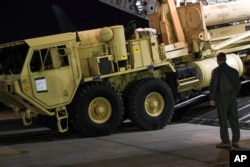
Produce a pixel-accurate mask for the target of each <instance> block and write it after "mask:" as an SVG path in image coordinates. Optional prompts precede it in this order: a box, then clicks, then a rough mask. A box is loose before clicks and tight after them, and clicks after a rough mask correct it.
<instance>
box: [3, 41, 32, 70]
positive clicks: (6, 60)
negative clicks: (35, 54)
mask: <svg viewBox="0 0 250 167" xmlns="http://www.w3.org/2000/svg"><path fill="white" fill-rule="evenodd" d="M28 49H29V46H28V45H27V44H26V43H21V44H16V45H11V44H10V45H6V46H3V45H2V46H0V74H1V75H3V74H20V73H21V70H22V68H23V64H24V61H25V58H26V55H27V52H28Z"/></svg>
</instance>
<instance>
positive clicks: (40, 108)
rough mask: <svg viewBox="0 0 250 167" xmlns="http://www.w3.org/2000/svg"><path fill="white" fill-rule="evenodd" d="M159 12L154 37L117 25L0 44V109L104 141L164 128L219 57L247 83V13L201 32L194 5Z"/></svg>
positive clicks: (169, 4) (203, 24)
mask: <svg viewBox="0 0 250 167" xmlns="http://www.w3.org/2000/svg"><path fill="white" fill-rule="evenodd" d="M158 5H159V8H161V9H162V11H159V12H157V13H154V14H152V15H150V16H149V25H150V26H151V27H152V28H153V29H152V28H148V29H145V28H143V29H136V30H135V31H134V33H133V34H132V35H131V36H130V37H129V38H127V37H125V29H124V27H123V26H122V25H116V26H111V27H103V28H97V29H93V30H86V31H79V32H73V33H72V32H69V33H62V34H56V35H51V36H44V37H38V38H32V39H25V40H21V41H16V42H11V43H5V44H1V45H0V102H1V103H3V104H5V105H6V106H8V107H10V108H11V109H12V110H13V111H14V112H15V113H16V114H20V115H21V117H22V120H23V123H24V124H25V125H29V124H31V123H32V115H33V113H34V114H37V116H38V118H39V119H41V120H42V121H43V122H44V123H46V124H49V123H51V121H53V120H54V124H56V125H57V129H58V130H59V131H60V132H65V131H67V130H68V129H69V128H71V129H73V130H75V131H77V132H79V133H81V134H83V135H85V136H97V135H107V134H111V133H113V132H114V131H115V130H116V129H117V128H118V127H119V126H120V124H121V123H122V122H123V120H124V119H126V118H129V119H130V120H131V121H132V123H133V124H134V125H136V126H138V127H140V128H142V129H144V130H154V129H160V128H163V127H164V126H165V125H166V124H167V123H168V121H170V120H171V118H172V115H173V112H174V105H175V104H178V102H181V101H183V100H187V99H188V98H190V97H191V96H192V95H193V94H197V93H199V92H200V91H201V90H204V89H206V88H207V87H208V86H209V81H210V77H211V71H212V69H214V68H215V67H216V66H217V63H216V60H215V58H214V55H215V53H216V52H218V51H224V52H226V53H227V58H228V63H229V64H230V65H231V66H233V67H234V68H236V69H237V70H238V71H239V74H240V75H241V74H243V72H245V71H246V72H245V73H244V76H247V72H248V71H247V70H246V69H247V68H248V67H247V65H248V64H249V63H248V57H249V55H248V53H249V44H250V43H249V36H250V31H247V30H248V27H249V23H248V22H247V21H241V20H242V19H244V20H247V19H249V15H250V13H249V12H248V11H246V14H248V15H247V16H248V17H243V18H240V19H239V18H232V19H230V20H228V22H227V23H225V19H222V20H218V19H215V20H214V22H213V21H211V23H210V22H209V24H208V20H209V16H210V15H209V13H205V11H204V7H203V6H202V4H200V3H196V4H192V5H187V6H183V7H178V8H176V7H175V5H174V1H173V0H168V1H166V4H158ZM238 6H240V5H238ZM245 6H248V5H245ZM235 7H237V6H235ZM241 7H244V5H243V6H241ZM209 8H210V7H209ZM211 8H212V7H211ZM165 9H166V10H165ZM218 9H219V8H218ZM209 10H210V9H209ZM211 10H212V9H211ZM241 11H242V10H241ZM206 12H207V11H206ZM210 14H211V15H212V13H210ZM169 16H170V17H169ZM207 19H208V20H207ZM235 19H236V20H235ZM222 21H223V22H222ZM220 22H221V23H223V26H222V25H221V26H219V23H220ZM232 22H233V23H232ZM225 24H227V25H225ZM158 33H160V35H159V34H158ZM164 36H165V37H164ZM243 64H245V66H244V65H243ZM244 69H245V70H244ZM50 118H53V119H50Z"/></svg>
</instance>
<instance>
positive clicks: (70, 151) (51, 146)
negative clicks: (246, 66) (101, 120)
mask: <svg viewBox="0 0 250 167" xmlns="http://www.w3.org/2000/svg"><path fill="white" fill-rule="evenodd" d="M249 132H250V131H249V130H241V136H242V138H241V141H240V145H241V147H242V148H243V149H247V147H248V146H250V133H249ZM0 133H1V132H0ZM230 134H231V133H230ZM219 142H220V140H219V128H218V127H216V126H205V125H196V124H188V123H177V124H170V125H168V126H166V127H165V128H164V129H162V130H157V131H137V130H128V131H118V132H117V133H116V134H112V135H110V136H103V137H95V138H81V137H79V138H74V139H64V140H51V141H40V142H35V143H19V144H11V145H6V144H1V143H0V166H1V167H2V166H3V167H16V166H18V167H118V166H119V167H128V166H129V167H140V166H143V167H182V166H183V167H215V166H220V167H224V166H225V167H227V166H229V155H230V151H228V150H225V149H217V148H216V147H215V145H216V144H217V143H219Z"/></svg>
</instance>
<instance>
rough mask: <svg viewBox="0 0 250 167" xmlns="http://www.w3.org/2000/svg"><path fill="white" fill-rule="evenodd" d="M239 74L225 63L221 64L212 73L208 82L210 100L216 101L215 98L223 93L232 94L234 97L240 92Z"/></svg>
mask: <svg viewBox="0 0 250 167" xmlns="http://www.w3.org/2000/svg"><path fill="white" fill-rule="evenodd" d="M240 86H241V83H240V78H239V73H238V71H237V70H235V69H234V68H232V67H230V66H228V65H227V64H226V63H221V64H220V65H219V66H218V67H216V68H215V69H214V70H213V72H212V77H211V82H210V88H209V89H210V100H216V96H218V95H223V94H224V93H228V92H234V93H235V95H236V96H237V94H238V93H239V91H240Z"/></svg>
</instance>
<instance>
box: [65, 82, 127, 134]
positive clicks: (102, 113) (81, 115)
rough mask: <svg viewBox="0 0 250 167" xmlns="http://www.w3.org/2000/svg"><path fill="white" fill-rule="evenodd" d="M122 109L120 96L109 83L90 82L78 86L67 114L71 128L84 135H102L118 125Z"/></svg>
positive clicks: (109, 132) (112, 130) (120, 120)
mask: <svg viewBox="0 0 250 167" xmlns="http://www.w3.org/2000/svg"><path fill="white" fill-rule="evenodd" d="M123 111H124V107H123V101H122V98H121V97H120V95H119V94H118V93H117V92H116V91H115V90H114V89H113V88H112V87H111V86H110V85H108V84H106V83H103V82H91V83H86V84H83V85H82V86H80V87H79V89H78V91H77V93H76V96H75V98H74V100H73V102H72V104H71V105H70V107H69V116H70V122H71V124H72V126H73V128H74V129H75V130H76V131H78V132H80V133H81V134H83V135H84V136H102V135H109V134H111V133H112V132H114V131H115V130H116V129H117V128H118V127H119V125H120V124H121V122H122V117H123Z"/></svg>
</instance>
